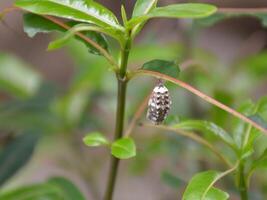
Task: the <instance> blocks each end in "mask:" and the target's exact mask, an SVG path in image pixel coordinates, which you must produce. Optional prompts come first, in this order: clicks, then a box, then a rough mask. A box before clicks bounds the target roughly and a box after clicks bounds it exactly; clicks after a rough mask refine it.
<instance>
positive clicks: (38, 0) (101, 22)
mask: <svg viewBox="0 0 267 200" xmlns="http://www.w3.org/2000/svg"><path fill="white" fill-rule="evenodd" d="M15 5H16V6H17V7H20V8H22V9H24V10H27V11H30V12H32V13H35V14H39V15H52V16H56V17H62V18H66V19H71V20H75V21H80V22H87V23H93V24H96V25H98V26H102V27H110V28H112V29H117V30H121V31H123V30H124V29H123V27H122V26H121V25H120V24H119V22H118V20H117V18H116V17H115V15H114V14H113V13H112V12H111V11H110V10H108V9H107V8H105V7H104V6H102V5H100V4H98V3H96V2H95V1H86V0H78V1H77V0H76V1H74V0H17V1H16V3H15Z"/></svg>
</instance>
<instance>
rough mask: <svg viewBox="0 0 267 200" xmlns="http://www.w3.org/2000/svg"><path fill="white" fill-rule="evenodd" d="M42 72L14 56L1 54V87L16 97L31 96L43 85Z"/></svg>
mask: <svg viewBox="0 0 267 200" xmlns="http://www.w3.org/2000/svg"><path fill="white" fill-rule="evenodd" d="M41 83H42V78H41V76H40V74H38V73H37V72H36V71H34V70H33V69H31V67H30V66H28V65H27V64H25V63H24V62H22V61H21V60H19V59H18V58H16V57H14V56H10V55H7V54H0V89H3V90H5V91H6V92H8V93H10V94H11V95H14V96H16V97H23V98H26V97H31V96H33V95H35V94H36V93H37V92H38V90H39V88H40V87H41Z"/></svg>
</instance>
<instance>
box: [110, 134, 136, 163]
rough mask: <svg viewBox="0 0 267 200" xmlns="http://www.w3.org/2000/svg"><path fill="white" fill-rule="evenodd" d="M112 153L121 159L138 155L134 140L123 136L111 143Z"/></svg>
mask: <svg viewBox="0 0 267 200" xmlns="http://www.w3.org/2000/svg"><path fill="white" fill-rule="evenodd" d="M111 154H112V155H113V156H115V157H116V158H119V159H128V158H132V157H134V156H135V155H136V147H135V143H134V140H133V139H131V138H122V139H119V140H117V141H115V142H114V143H112V145H111Z"/></svg>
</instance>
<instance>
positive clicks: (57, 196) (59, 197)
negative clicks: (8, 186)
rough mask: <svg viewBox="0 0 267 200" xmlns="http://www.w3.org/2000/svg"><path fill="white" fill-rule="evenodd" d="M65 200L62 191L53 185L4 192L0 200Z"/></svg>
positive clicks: (32, 186) (26, 187)
mask: <svg viewBox="0 0 267 200" xmlns="http://www.w3.org/2000/svg"><path fill="white" fill-rule="evenodd" d="M18 199H23V200H42V199H49V200H50V199H51V200H65V199H64V196H63V194H62V193H61V191H60V189H59V188H58V187H56V186H54V185H51V184H36V185H30V186H24V187H21V188H17V189H14V190H10V191H2V192H1V193H0V200H18Z"/></svg>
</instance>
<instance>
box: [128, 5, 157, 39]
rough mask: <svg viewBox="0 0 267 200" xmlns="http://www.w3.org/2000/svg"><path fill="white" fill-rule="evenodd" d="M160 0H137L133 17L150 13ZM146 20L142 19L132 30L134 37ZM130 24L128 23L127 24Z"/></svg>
mask: <svg viewBox="0 0 267 200" xmlns="http://www.w3.org/2000/svg"><path fill="white" fill-rule="evenodd" d="M157 2H158V0H137V1H136V3H135V6H134V10H133V14H132V18H136V17H138V16H142V15H146V14H148V13H149V12H150V11H151V10H152V9H154V8H155V7H156V5H157ZM145 23H146V20H144V21H141V22H140V23H139V24H136V26H135V27H134V28H133V30H132V36H133V37H134V36H135V35H137V33H139V32H140V30H141V29H142V28H143V26H144V25H145ZM127 26H128V24H127Z"/></svg>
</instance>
